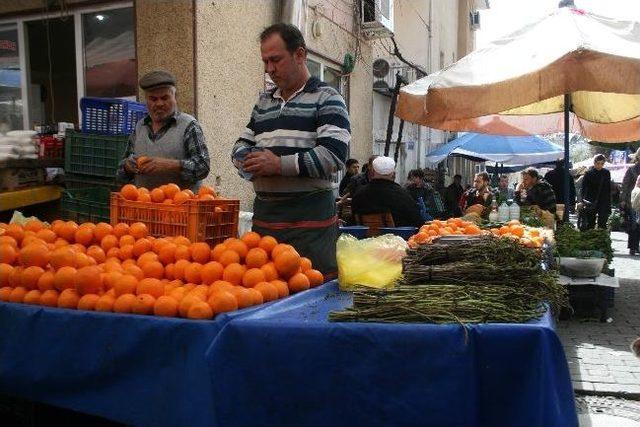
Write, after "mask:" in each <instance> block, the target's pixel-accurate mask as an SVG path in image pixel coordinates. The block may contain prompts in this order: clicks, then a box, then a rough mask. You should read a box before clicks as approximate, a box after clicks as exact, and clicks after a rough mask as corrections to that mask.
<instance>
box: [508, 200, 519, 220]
mask: <svg viewBox="0 0 640 427" xmlns="http://www.w3.org/2000/svg"><path fill="white" fill-rule="evenodd" d="M509 219H517V220H518V221H519V220H520V205H518V204H517V203H516V202H513V203H511V206H509Z"/></svg>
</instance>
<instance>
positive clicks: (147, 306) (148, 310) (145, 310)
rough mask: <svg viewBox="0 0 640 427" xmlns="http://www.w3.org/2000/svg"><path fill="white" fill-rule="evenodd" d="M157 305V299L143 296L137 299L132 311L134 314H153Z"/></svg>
mask: <svg viewBox="0 0 640 427" xmlns="http://www.w3.org/2000/svg"><path fill="white" fill-rule="evenodd" d="M161 296H163V295H161ZM155 304H156V299H155V298H154V297H153V296H151V295H149V294H141V295H138V296H137V297H136V300H135V301H134V303H133V307H131V311H132V312H133V313H134V314H152V313H153V307H154V306H155Z"/></svg>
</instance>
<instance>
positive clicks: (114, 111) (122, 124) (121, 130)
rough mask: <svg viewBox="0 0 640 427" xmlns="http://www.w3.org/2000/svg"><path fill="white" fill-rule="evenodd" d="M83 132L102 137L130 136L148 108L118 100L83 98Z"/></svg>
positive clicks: (136, 103)
mask: <svg viewBox="0 0 640 427" xmlns="http://www.w3.org/2000/svg"><path fill="white" fill-rule="evenodd" d="M80 109H81V110H82V132H83V133H98V134H102V135H129V134H130V133H132V132H133V130H134V128H135V126H136V123H137V122H138V120H140V119H142V118H143V117H144V116H145V115H146V114H147V106H146V105H145V104H141V103H139V102H134V101H127V100H124V99H118V98H89V97H87V98H82V99H81V100H80Z"/></svg>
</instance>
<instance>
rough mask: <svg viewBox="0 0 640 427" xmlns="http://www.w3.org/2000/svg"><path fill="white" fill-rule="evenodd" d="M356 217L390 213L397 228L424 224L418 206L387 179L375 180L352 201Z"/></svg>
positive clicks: (359, 191) (399, 187)
mask: <svg viewBox="0 0 640 427" xmlns="http://www.w3.org/2000/svg"><path fill="white" fill-rule="evenodd" d="M351 210H352V211H353V214H354V215H362V214H371V213H384V212H390V213H391V216H393V222H394V224H395V225H396V227H407V226H414V227H419V226H420V225H422V224H423V221H422V218H421V217H420V211H419V210H418V205H417V204H416V202H415V201H414V200H413V198H411V195H410V194H409V193H408V192H407V191H406V190H405V189H403V188H402V187H401V186H400V185H398V184H396V183H395V182H393V181H389V180H386V179H373V180H371V182H369V184H367V185H365V186H364V187H362V188H360V189H359V190H358V191H357V192H356V194H355V195H354V196H353V199H352V200H351Z"/></svg>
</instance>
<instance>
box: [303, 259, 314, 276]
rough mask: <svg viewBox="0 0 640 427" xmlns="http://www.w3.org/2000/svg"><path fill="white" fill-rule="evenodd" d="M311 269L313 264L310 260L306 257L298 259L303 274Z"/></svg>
mask: <svg viewBox="0 0 640 427" xmlns="http://www.w3.org/2000/svg"><path fill="white" fill-rule="evenodd" d="M312 268H313V264H312V263H311V260H310V259H309V258H307V257H300V269H301V270H302V272H303V273H304V272H305V271H307V270H311V269H312Z"/></svg>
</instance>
